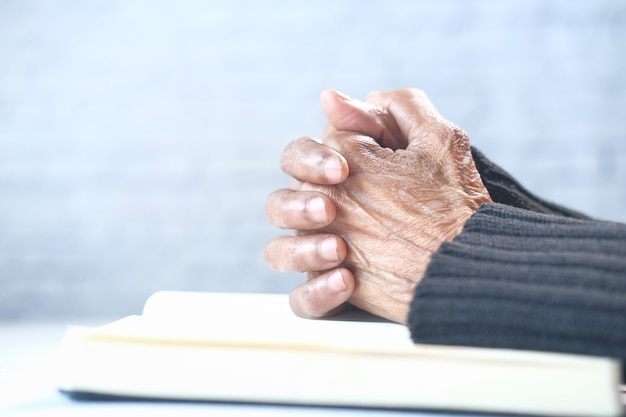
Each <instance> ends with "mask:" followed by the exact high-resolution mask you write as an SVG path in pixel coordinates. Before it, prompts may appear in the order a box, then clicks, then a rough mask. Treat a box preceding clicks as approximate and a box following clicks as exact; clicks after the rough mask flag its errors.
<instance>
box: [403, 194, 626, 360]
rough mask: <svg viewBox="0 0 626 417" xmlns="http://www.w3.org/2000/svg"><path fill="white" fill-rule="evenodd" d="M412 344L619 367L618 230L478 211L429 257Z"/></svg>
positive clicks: (625, 253)
mask: <svg viewBox="0 0 626 417" xmlns="http://www.w3.org/2000/svg"><path fill="white" fill-rule="evenodd" d="M409 328H410V331H411V336H412V339H413V340H414V342H416V343H430V344H449V345H466V346H483V347H501V348H513V349H528V350H543V351H556V352H569V353H580V354H590V355H600V356H612V357H619V358H622V359H626V225H622V224H617V223H611V222H601V221H587V220H578V219H572V218H568V217H562V216H555V215H546V214H540V213H536V212H531V211H528V210H522V209H518V208H514V207H511V206H507V205H502V204H495V203H489V204H484V205H483V206H481V208H480V209H479V210H478V211H477V212H476V213H475V214H474V215H473V216H472V217H471V218H470V219H469V221H468V222H467V223H466V225H465V227H464V229H463V231H462V232H461V233H460V234H459V235H458V236H456V237H455V238H454V239H453V240H452V241H449V242H446V243H444V244H443V245H442V246H441V247H440V248H439V249H438V251H437V252H436V253H435V254H434V255H433V257H432V259H431V262H430V264H429V266H428V269H427V272H426V274H425V277H424V278H423V280H422V281H421V282H420V283H419V284H418V285H417V287H416V290H415V295H414V299H413V301H412V304H411V310H410V314H409Z"/></svg>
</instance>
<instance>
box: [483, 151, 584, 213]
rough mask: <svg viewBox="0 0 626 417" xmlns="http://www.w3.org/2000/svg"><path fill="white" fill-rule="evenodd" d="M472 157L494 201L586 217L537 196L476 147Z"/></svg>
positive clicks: (546, 211) (538, 210)
mask: <svg viewBox="0 0 626 417" xmlns="http://www.w3.org/2000/svg"><path fill="white" fill-rule="evenodd" d="M472 158H473V159H474V164H475V165H476V169H477V170H478V173H479V174H480V178H481V180H482V181H483V184H484V185H485V187H486V188H487V191H489V195H490V196H491V199H492V200H493V202H494V203H501V204H506V205H507V206H513V207H518V208H523V209H526V210H530V211H535V212H537V213H546V214H554V215H556V216H563V217H573V218H577V219H586V218H588V217H587V216H585V215H584V214H582V213H579V212H577V211H574V210H571V209H568V208H566V207H563V206H560V205H558V204H554V203H551V202H549V201H546V200H544V199H542V198H539V197H537V196H536V195H534V194H533V193H531V192H530V191H528V190H527V189H526V188H525V187H523V186H522V185H521V184H520V183H519V182H518V181H517V180H515V178H513V177H512V176H511V175H510V174H509V173H508V172H506V171H505V170H504V169H502V168H501V167H500V166H498V165H496V164H494V163H493V162H491V161H490V160H489V159H487V158H486V157H485V155H483V153H482V152H480V151H479V150H478V149H476V148H474V147H472Z"/></svg>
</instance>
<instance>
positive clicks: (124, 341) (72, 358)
mask: <svg viewBox="0 0 626 417" xmlns="http://www.w3.org/2000/svg"><path fill="white" fill-rule="evenodd" d="M370 318H373V316H371V317H370ZM361 319H362V317H356V316H354V315H353V316H352V317H351V316H350V315H349V314H348V315H344V316H340V317H337V318H335V319H332V320H306V319H301V318H298V317H296V316H294V315H293V313H292V312H291V311H290V309H289V305H288V301H287V296H286V295H270V294H219V293H184V292H158V293H156V294H154V295H153V296H152V297H150V298H149V299H148V301H147V302H146V304H145V307H144V312H143V315H141V316H129V317H126V318H123V319H121V320H119V321H116V322H113V323H110V324H107V325H104V326H102V327H96V328H70V329H69V330H68V332H67V334H66V337H65V338H64V341H63V345H62V349H61V353H62V357H63V361H64V366H62V368H61V369H62V370H63V373H62V375H61V383H60V390H61V391H62V392H64V393H66V394H68V395H70V396H72V397H74V398H85V397H90V396H91V397H93V396H94V395H95V396H100V397H113V398H118V397H124V398H129V397H130V398H138V399H171V400H193V401H198V400H200V401H232V402H254V403H275V404H305V405H321V406H348V407H376V408H399V409H423V410H445V411H462V412H490V413H515V414H534V415H558V416H587V417H590V416H598V417H600V416H607V417H608V416H619V415H622V413H623V409H622V405H621V401H620V393H619V389H618V383H619V375H620V365H619V362H617V361H614V360H610V359H605V358H591V357H583V356H576V355H565V354H554V353H539V352H523V351H514V350H504V349H482V348H466V347H451V346H433V345H414V344H413V343H412V342H411V341H410V338H409V334H408V330H407V328H406V327H405V326H402V325H399V324H395V323H390V322H385V321H382V320H380V319H379V320H378V321H362V320H361Z"/></svg>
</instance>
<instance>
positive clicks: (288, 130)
mask: <svg viewBox="0 0 626 417" xmlns="http://www.w3.org/2000/svg"><path fill="white" fill-rule="evenodd" d="M409 86H412V87H420V88H422V89H424V90H426V91H427V92H428V93H429V95H430V96H431V98H432V100H433V101H434V102H435V104H436V105H437V106H438V108H439V109H440V111H441V112H442V113H443V114H444V116H446V117H447V118H448V119H450V120H452V121H453V122H455V123H457V124H458V125H459V126H461V127H462V128H464V129H465V130H466V131H467V132H468V133H469V134H470V137H471V138H472V140H473V143H474V144H475V145H476V146H478V147H479V148H481V149H483V151H484V152H485V153H486V154H487V155H489V156H490V157H492V159H494V160H496V161H497V162H499V163H500V164H501V165H503V166H504V167H505V168H507V169H509V170H510V171H511V172H512V173H514V175H515V176H516V177H518V178H519V179H520V180H521V181H522V183H524V184H525V185H526V186H528V188H530V189H532V190H534V191H536V192H537V193H539V194H540V195H541V196H543V197H546V198H548V199H551V200H554V201H557V202H560V203H563V204H565V205H568V206H570V207H573V208H576V209H579V210H582V211H584V212H587V213H588V214H591V215H594V216H598V217H602V218H607V219H613V220H618V221H626V3H625V2H624V1H623V0H597V1H571V0H570V1H567V0H564V1H546V0H515V1H501V0H493V1H487V0H472V1H468V0H438V1H432V0H423V1H416V0H410V1H408V0H407V1H399V0H397V1H387V2H383V1H367V0H365V1H364V0H354V1H348V0H333V1H316V2H312V1H310V2H294V1H250V0H241V1H225V0H224V1H200V0H188V1H174V0H172V1H164V0H159V1H157V0H145V1H104V0H103V1H80V0H60V1H55V2H49V1H44V0H30V1H29V0H24V1H8V2H6V1H4V2H0V286H1V288H2V289H1V291H0V317H3V318H19V317H21V318H29V317H30V318H34V317H48V316H62V315H94V314H123V313H127V312H135V311H138V310H139V308H140V307H141V303H142V302H143V300H144V299H145V297H146V296H147V295H148V294H149V293H151V292H152V291H155V290H158V289H165V288H169V289H195V290H223V291H280V292H284V291H288V290H289V289H290V288H291V287H292V286H293V285H295V283H296V282H298V281H299V280H300V279H301V278H300V276H298V275H296V274H294V275H281V274H277V273H273V272H271V271H269V270H268V269H267V268H266V267H265V264H264V261H263V255H262V253H263V246H264V244H265V242H266V241H267V240H269V239H270V238H271V237H272V236H274V235H276V234H277V233H279V231H278V230H275V229H274V228H272V227H271V226H269V225H268V224H266V222H265V218H264V213H263V206H264V200H265V197H266V195H267V194H268V193H269V192H270V191H271V190H273V189H275V188H278V187H283V186H287V185H288V180H287V178H286V177H285V176H284V175H283V174H282V173H281V172H280V170H279V168H278V160H279V155H280V152H281V150H282V148H283V147H284V146H285V145H286V144H287V143H288V141H290V140H291V139H295V138H297V137H300V136H303V135H317V134H319V132H320V131H321V129H322V126H323V123H324V119H323V116H322V113H321V110H320V108H319V104H318V97H319V93H320V91H321V90H322V89H324V88H326V87H334V88H337V89H340V90H343V91H344V92H346V93H348V94H351V95H354V96H356V97H361V98H362V97H364V96H365V94H366V93H367V91H369V90H387V89H396V88H401V87H409Z"/></svg>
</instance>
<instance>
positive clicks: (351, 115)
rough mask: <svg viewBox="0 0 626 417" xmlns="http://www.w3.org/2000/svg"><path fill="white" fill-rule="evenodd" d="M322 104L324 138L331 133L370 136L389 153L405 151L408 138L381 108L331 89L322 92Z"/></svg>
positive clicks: (390, 115) (392, 118) (391, 117)
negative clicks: (387, 149) (326, 120)
mask: <svg viewBox="0 0 626 417" xmlns="http://www.w3.org/2000/svg"><path fill="white" fill-rule="evenodd" d="M321 102H322V109H323V110H324V113H325V114H326V117H327V118H328V122H329V125H328V126H327V127H326V129H325V130H324V134H325V135H327V134H329V133H332V132H333V131H334V130H348V131H352V132H357V133H359V134H362V135H365V136H370V137H372V138H374V139H376V140H377V141H378V142H379V143H380V144H381V145H382V146H385V147H388V148H391V149H401V148H405V147H406V145H407V143H408V142H407V138H406V137H405V136H404V135H403V134H402V131H401V130H400V128H399V127H398V124H397V123H396V121H395V119H394V116H392V114H391V113H389V112H388V111H387V110H386V109H385V108H384V107H381V106H378V105H374V104H372V103H365V102H362V101H360V100H356V99H353V98H350V97H348V96H346V95H344V94H342V93H340V92H338V91H336V90H332V89H327V90H324V91H323V92H322V94H321Z"/></svg>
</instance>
